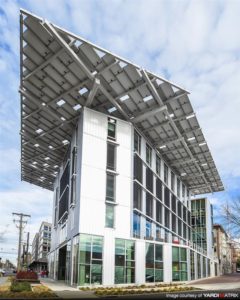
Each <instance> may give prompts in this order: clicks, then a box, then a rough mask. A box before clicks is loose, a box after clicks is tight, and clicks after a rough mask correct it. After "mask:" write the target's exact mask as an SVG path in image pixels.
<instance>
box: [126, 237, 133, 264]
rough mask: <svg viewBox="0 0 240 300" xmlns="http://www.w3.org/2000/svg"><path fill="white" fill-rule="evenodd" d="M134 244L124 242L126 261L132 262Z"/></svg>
mask: <svg viewBox="0 0 240 300" xmlns="http://www.w3.org/2000/svg"><path fill="white" fill-rule="evenodd" d="M134 245H135V244H134V242H131V241H126V259H127V260H134V253H135V251H134Z"/></svg>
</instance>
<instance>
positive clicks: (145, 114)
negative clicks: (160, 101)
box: [131, 105, 167, 123]
mask: <svg viewBox="0 0 240 300" xmlns="http://www.w3.org/2000/svg"><path fill="white" fill-rule="evenodd" d="M166 110H167V106H166V105H164V106H159V105H157V107H156V106H155V107H154V108H153V107H150V108H148V109H146V110H145V111H144V112H143V113H140V114H138V115H136V116H135V117H134V118H132V119H131V121H132V122H133V123H138V122H140V121H142V120H144V119H147V118H149V117H151V116H152V115H155V114H157V113H160V112H162V111H166Z"/></svg>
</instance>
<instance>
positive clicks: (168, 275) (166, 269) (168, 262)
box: [163, 244, 172, 282]
mask: <svg viewBox="0 0 240 300" xmlns="http://www.w3.org/2000/svg"><path fill="white" fill-rule="evenodd" d="M163 261H164V265H163V279H164V282H171V281H172V245H171V244H163Z"/></svg>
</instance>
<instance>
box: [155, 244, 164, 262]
mask: <svg viewBox="0 0 240 300" xmlns="http://www.w3.org/2000/svg"><path fill="white" fill-rule="evenodd" d="M155 259H156V260H158V261H159V260H160V261H162V260H163V248H162V245H158V244H156V245H155Z"/></svg>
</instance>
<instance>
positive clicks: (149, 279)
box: [146, 268, 154, 282]
mask: <svg viewBox="0 0 240 300" xmlns="http://www.w3.org/2000/svg"><path fill="white" fill-rule="evenodd" d="M146 282H154V269H149V268H147V269H146Z"/></svg>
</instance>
